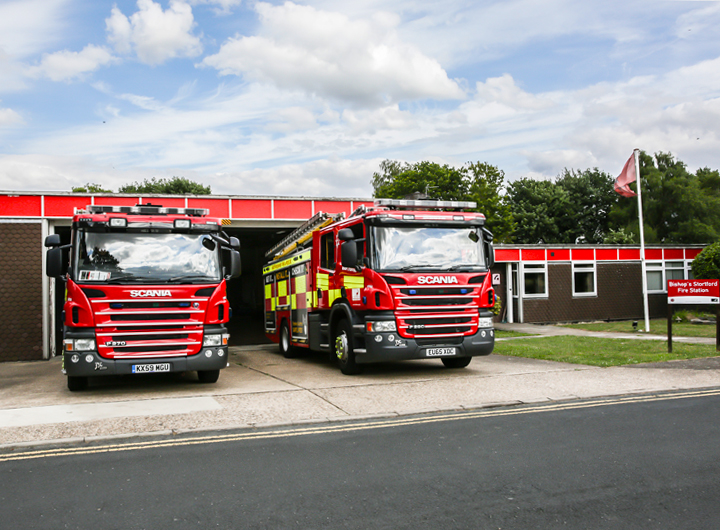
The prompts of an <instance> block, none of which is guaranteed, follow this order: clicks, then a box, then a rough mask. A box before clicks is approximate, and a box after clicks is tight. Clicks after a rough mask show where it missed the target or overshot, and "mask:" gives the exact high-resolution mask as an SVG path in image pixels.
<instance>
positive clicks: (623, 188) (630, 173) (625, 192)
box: [614, 153, 637, 197]
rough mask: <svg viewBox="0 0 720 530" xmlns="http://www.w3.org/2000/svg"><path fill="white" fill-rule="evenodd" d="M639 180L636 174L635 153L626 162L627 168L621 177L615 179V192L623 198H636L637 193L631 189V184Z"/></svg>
mask: <svg viewBox="0 0 720 530" xmlns="http://www.w3.org/2000/svg"><path fill="white" fill-rule="evenodd" d="M636 180H637V175H636V174H635V153H633V155H632V156H631V157H630V158H629V159H628V161H627V162H625V167H624V168H623V170H622V173H620V176H619V177H618V178H616V179H615V186H614V187H615V191H616V192H618V193H619V194H620V195H622V196H623V197H635V195H637V193H635V192H634V191H633V190H631V189H630V183H631V182H635V181H636Z"/></svg>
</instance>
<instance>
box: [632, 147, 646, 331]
mask: <svg viewBox="0 0 720 530" xmlns="http://www.w3.org/2000/svg"><path fill="white" fill-rule="evenodd" d="M639 153H640V149H635V150H633V156H634V157H635V178H636V182H637V198H638V217H639V219H640V265H641V267H640V268H641V270H642V290H643V309H644V311H645V333H650V316H649V312H648V289H647V268H646V266H645V230H644V228H643V209H642V191H641V189H640V157H639Z"/></svg>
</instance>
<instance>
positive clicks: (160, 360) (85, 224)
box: [45, 205, 240, 391]
mask: <svg viewBox="0 0 720 530" xmlns="http://www.w3.org/2000/svg"><path fill="white" fill-rule="evenodd" d="M207 214H208V211H207V210H204V209H188V208H163V207H161V206H154V205H138V206H132V207H131V206H96V205H91V206H88V207H87V209H86V210H85V211H79V212H77V213H76V215H75V216H74V217H73V221H72V234H71V243H70V244H69V245H61V241H60V236H59V235H58V234H53V235H50V236H48V237H47V238H46V240H45V246H46V247H49V250H48V252H47V257H46V258H47V267H46V268H47V274H48V276H54V277H62V278H63V279H64V280H65V281H66V296H67V299H66V302H65V305H64V308H63V312H62V313H63V317H62V318H63V323H64V326H63V338H64V349H63V372H64V373H65V374H66V375H67V384H68V388H69V389H70V390H72V391H75V390H82V389H83V388H85V387H86V386H87V383H88V377H89V376H100V375H111V374H142V373H153V372H182V371H192V370H197V373H198V378H199V380H200V381H201V382H204V383H214V382H215V381H217V379H218V376H219V373H220V369H221V368H224V367H225V366H227V353H228V351H227V343H228V338H229V336H230V335H229V334H228V330H227V327H226V326H225V324H226V323H227V322H228V320H229V318H230V306H229V303H228V300H227V296H226V281H227V280H229V279H231V278H233V277H235V276H238V275H239V274H240V253H239V251H238V250H237V249H238V248H239V246H240V243H239V241H238V240H237V238H234V237H227V236H226V235H225V233H224V232H223V231H222V230H221V222H220V220H219V219H214V218H210V217H207Z"/></svg>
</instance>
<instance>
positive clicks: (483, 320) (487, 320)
mask: <svg viewBox="0 0 720 530" xmlns="http://www.w3.org/2000/svg"><path fill="white" fill-rule="evenodd" d="M478 327H480V328H491V327H493V319H492V317H480V318H478Z"/></svg>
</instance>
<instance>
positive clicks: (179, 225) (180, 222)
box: [173, 219, 191, 230]
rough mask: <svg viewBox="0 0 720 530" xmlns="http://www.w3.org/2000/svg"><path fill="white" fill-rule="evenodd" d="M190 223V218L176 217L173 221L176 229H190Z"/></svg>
mask: <svg viewBox="0 0 720 530" xmlns="http://www.w3.org/2000/svg"><path fill="white" fill-rule="evenodd" d="M190 224H191V223H190V219H175V220H174V221H173V227H174V228H175V230H183V229H189V228H190Z"/></svg>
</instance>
